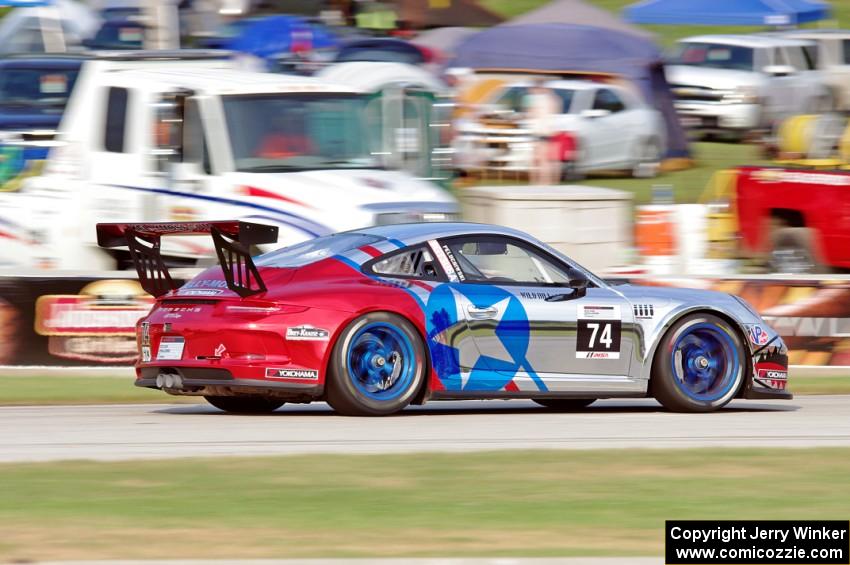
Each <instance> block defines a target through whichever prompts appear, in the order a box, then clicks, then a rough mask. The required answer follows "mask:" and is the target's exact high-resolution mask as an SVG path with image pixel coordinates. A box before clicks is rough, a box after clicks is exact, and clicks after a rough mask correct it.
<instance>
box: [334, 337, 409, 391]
mask: <svg viewBox="0 0 850 565" xmlns="http://www.w3.org/2000/svg"><path fill="white" fill-rule="evenodd" d="M349 343H350V345H349V347H348V352H347V354H346V364H347V369H348V371H347V372H348V378H349V379H350V381H351V383H352V384H353V385H354V387H355V388H356V389H357V390H358V391H359V392H360V393H361V394H363V395H364V396H366V397H367V398H370V399H373V400H377V401H387V400H393V399H395V398H398V397H399V396H400V395H401V394H403V393H404V392H405V391H407V390H408V388H409V387H410V384H411V382H412V381H413V379H414V376H415V373H416V360H415V356H414V350H413V344H412V343H411V341H410V339H409V338H408V336H407V335H406V334H405V332H403V331H402V330H401V329H400V328H398V327H397V326H395V325H394V324H392V323H389V322H382V321H381V322H378V321H373V322H369V323H367V324H366V325H364V326H363V327H361V328H359V329H358V330H357V332H356V333H355V334H354V336H352V338H351V341H350V342H349Z"/></svg>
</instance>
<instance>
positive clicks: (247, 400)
mask: <svg viewBox="0 0 850 565" xmlns="http://www.w3.org/2000/svg"><path fill="white" fill-rule="evenodd" d="M204 398H205V399H206V400H207V402H209V403H210V404H212V405H213V406H215V407H216V408H218V409H219V410H224V411H225V412H232V413H234V414H268V413H270V412H274V411H275V410H277V409H278V408H280V407H281V406H283V405H284V401H282V400H277V399H275V398H268V397H266V396H205V397H204Z"/></svg>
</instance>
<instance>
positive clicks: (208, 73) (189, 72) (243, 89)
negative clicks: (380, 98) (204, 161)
mask: <svg viewBox="0 0 850 565" xmlns="http://www.w3.org/2000/svg"><path fill="white" fill-rule="evenodd" d="M120 73H121V74H126V73H131V76H132V78H133V80H134V81H135V80H142V81H150V83H148V84H163V83H165V84H168V85H171V86H174V87H177V88H190V89H193V90H198V91H202V92H207V93H215V94H258V93H260V94H261V93H267V92H269V93H270V92H293V91H304V92H345V93H356V92H360V91H359V90H358V89H356V88H352V87H350V86H344V85H338V84H333V83H330V82H326V81H322V80H319V79H315V78H311V77H303V76H294V75H282V74H276V73H261V72H254V71H242V70H231V69H216V68H191V67H182V66H180V67H171V68H166V67H159V68H151V69H144V68H138V69H126V70H122V71H120ZM116 76H117V73H116Z"/></svg>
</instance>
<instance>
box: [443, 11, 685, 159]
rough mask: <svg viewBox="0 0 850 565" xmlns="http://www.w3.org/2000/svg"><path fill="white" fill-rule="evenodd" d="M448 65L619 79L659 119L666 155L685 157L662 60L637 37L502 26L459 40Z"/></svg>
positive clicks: (591, 29)
mask: <svg viewBox="0 0 850 565" xmlns="http://www.w3.org/2000/svg"><path fill="white" fill-rule="evenodd" d="M456 53H457V55H456V56H455V58H454V60H452V61H451V63H450V66H451V67H464V68H469V69H473V70H474V71H475V72H479V73H516V72H520V73H523V72H524V73H531V74H535V73H545V74H550V75H563V76H569V75H595V76H610V77H616V78H622V79H625V80H628V81H630V82H632V83H634V84H635V85H636V86H637V87H638V88H639V89H640V91H641V93H642V94H643V97H644V99H645V100H646V101H647V102H648V103H649V104H651V105H653V106H655V108H656V109H657V110H658V111H660V112H661V113H662V114H663V115H664V120H665V122H666V124H667V151H668V155H667V156H668V157H687V156H689V152H688V141H687V137H686V136H685V132H684V130H683V129H682V126H681V124H680V123H679V119H678V117H677V115H676V110H675V108H674V106H673V95H672V93H671V92H670V85H668V84H667V79H666V78H665V77H664V68H663V59H662V55H661V52H660V51H659V49H658V47H656V45H655V44H654V43H653V42H652V41H650V40H648V39H646V38H643V37H639V36H637V35H634V34H631V33H624V32H622V31H615V30H611V29H605V28H602V27H595V26H585V25H572V24H526V25H508V24H503V25H500V26H496V27H494V28H490V29H488V30H485V31H482V32H479V33H476V34H475V35H473V36H472V37H470V38H468V39H467V40H465V41H464V42H462V43H461V44H460V45H459V46H458V47H457V49H456Z"/></svg>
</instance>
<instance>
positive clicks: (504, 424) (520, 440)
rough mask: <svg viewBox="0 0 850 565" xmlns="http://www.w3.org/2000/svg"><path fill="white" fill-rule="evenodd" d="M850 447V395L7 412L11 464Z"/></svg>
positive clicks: (2, 411)
mask: <svg viewBox="0 0 850 565" xmlns="http://www.w3.org/2000/svg"><path fill="white" fill-rule="evenodd" d="M750 446H764V447H818V446H850V396H801V397H798V398H796V399H794V400H791V401H747V400H739V401H735V402H733V403H731V404H730V405H728V406H727V407H726V408H724V409H723V410H721V411H719V412H715V413H712V414H674V413H670V412H666V411H664V410H662V409H661V408H660V407H659V405H658V404H657V403H656V402H655V401H654V400H650V399H639V400H628V401H625V400H618V401H615V400H608V401H604V400H603V401H598V402H597V403H595V404H593V405H592V406H590V407H589V408H587V409H586V410H585V411H583V412H575V413H556V412H549V411H547V410H545V409H543V408H540V407H538V406H537V405H536V404H534V403H533V402H530V401H521V400H514V401H502V400H491V401H464V402H433V403H430V404H428V405H426V406H423V407H412V408H409V409H408V410H405V411H404V412H403V413H402V414H401V415H398V416H392V417H384V418H351V417H343V416H337V415H335V414H334V413H333V412H332V411H330V409H329V408H328V407H327V405H326V404H324V403H315V404H311V405H286V406H284V407H283V408H281V409H279V410H278V411H277V412H275V413H273V414H269V415H261V416H239V415H232V414H225V413H223V412H220V411H219V410H217V409H215V408H213V407H211V406H208V405H207V404H205V403H204V404H197V405H186V404H184V405H175V404H170V405H169V404H143V405H107V406H26V407H3V408H0V462H25V461H58V460H65V459H93V460H104V461H109V460H129V459H160V458H174V457H199V456H212V457H216V456H224V455H239V456H253V455H287V454H305V453H406V452H415V451H455V452H465V451H470V450H499V449H598V448H687V447H750Z"/></svg>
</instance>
